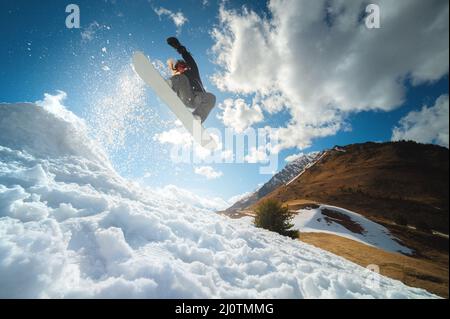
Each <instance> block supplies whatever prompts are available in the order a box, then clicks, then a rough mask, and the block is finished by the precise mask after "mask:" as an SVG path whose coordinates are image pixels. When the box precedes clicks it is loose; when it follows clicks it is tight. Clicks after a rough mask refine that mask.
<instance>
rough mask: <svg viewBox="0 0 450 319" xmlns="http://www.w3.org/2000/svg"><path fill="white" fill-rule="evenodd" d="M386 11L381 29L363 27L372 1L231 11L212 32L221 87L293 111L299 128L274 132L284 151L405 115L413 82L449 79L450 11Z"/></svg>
mask: <svg viewBox="0 0 450 319" xmlns="http://www.w3.org/2000/svg"><path fill="white" fill-rule="evenodd" d="M377 3H378V4H379V5H380V7H381V14H382V19H381V20H382V24H381V28H380V29H367V28H366V26H365V23H364V21H361V20H359V17H360V16H361V13H362V12H363V11H364V8H365V7H364V5H365V4H366V1H364V0H355V1H344V0H335V1H328V0H317V1H310V0H303V1H301V0H271V1H270V2H269V4H268V9H269V11H270V14H269V15H268V16H269V17H271V18H267V17H261V16H259V15H257V14H256V13H255V12H253V11H251V10H248V9H243V10H242V11H241V12H237V11H234V10H228V9H226V8H225V7H224V6H222V7H221V9H220V14H219V20H220V23H219V25H218V26H217V27H216V28H215V29H213V31H212V36H213V38H214V41H215V44H214V46H213V49H212V51H213V53H214V55H215V62H216V64H217V65H219V66H220V67H221V70H220V71H219V72H217V73H216V74H215V75H214V76H213V77H212V80H213V81H214V83H215V84H216V85H217V86H218V87H219V88H220V89H221V90H223V91H229V92H233V93H238V94H245V95H249V94H250V95H252V94H253V95H255V96H259V97H260V98H261V100H262V101H264V100H267V102H266V103H261V104H260V107H261V109H262V110H263V111H267V112H272V113H275V112H278V111H280V110H281V109H282V108H283V106H285V107H286V108H287V109H288V111H289V113H290V115H291V116H292V118H291V121H290V122H289V123H287V125H285V126H284V127H281V128H279V129H278V128H274V129H273V132H274V133H275V132H278V135H279V137H280V139H281V141H280V145H279V149H284V148H290V147H298V148H300V149H303V148H306V147H308V146H310V145H311V142H312V140H313V139H315V138H318V137H324V136H330V135H334V134H336V133H337V132H338V131H340V130H345V129H348V128H349V127H348V124H346V123H345V120H346V118H347V116H348V115H349V114H351V113H356V112H360V111H367V110H381V111H391V110H393V109H396V108H398V107H399V106H401V105H402V104H403V103H404V98H405V83H404V81H405V80H406V79H408V80H410V81H411V83H412V84H413V85H417V84H420V83H424V82H429V81H435V80H437V79H440V78H441V77H442V76H444V75H445V74H447V73H448V65H449V64H448V54H449V49H448V48H449V42H448V35H449V34H448V33H449V32H448V6H449V5H448V2H447V1H434V2H425V1H422V0H411V1H387V0H380V1H377ZM231 110H233V108H231ZM233 113H236V112H232V115H233ZM256 113H257V114H260V113H261V112H259V111H258V112H256ZM230 117H231V118H232V119H236V118H238V119H239V118H240V117H238V116H230ZM224 122H225V121H224ZM229 122H231V123H233V121H231V120H230V121H229ZM238 123H239V122H238Z"/></svg>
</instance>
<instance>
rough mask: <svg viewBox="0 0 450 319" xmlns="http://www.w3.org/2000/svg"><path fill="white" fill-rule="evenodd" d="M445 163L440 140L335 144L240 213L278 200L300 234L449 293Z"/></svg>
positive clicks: (418, 284) (396, 275)
mask: <svg viewBox="0 0 450 319" xmlns="http://www.w3.org/2000/svg"><path fill="white" fill-rule="evenodd" d="M448 170H449V150H448V148H444V147H440V146H436V145H424V144H418V143H415V142H389V143H370V142H369V143H362V144H353V145H348V146H344V147H341V146H336V147H334V148H333V149H330V150H327V151H325V152H323V153H322V154H320V155H319V156H318V157H317V158H316V159H315V160H314V161H313V162H311V164H310V165H308V166H307V167H306V169H304V170H302V171H301V172H300V173H299V174H298V175H297V176H296V177H295V178H293V179H292V180H291V181H289V182H287V183H284V184H281V185H280V186H279V187H277V188H276V189H275V190H273V191H272V192H270V193H268V194H266V195H265V196H263V197H260V198H258V201H256V202H253V203H252V204H251V205H249V206H246V207H243V208H242V213H241V214H236V215H235V217H240V216H242V215H250V216H251V215H252V213H253V211H254V210H255V208H256V206H257V205H259V204H260V203H261V202H263V201H264V200H266V199H276V200H279V201H281V202H282V203H284V204H287V205H288V206H289V209H290V210H291V211H293V212H296V215H295V216H294V219H293V223H294V228H295V229H298V230H299V231H300V240H301V241H303V242H306V243H309V244H312V245H314V246H316V247H319V248H322V249H324V250H327V251H330V252H333V253H335V254H337V255H340V256H342V257H344V258H346V259H349V260H352V261H354V262H357V263H358V264H360V265H362V266H365V265H369V264H376V265H379V267H380V269H381V272H382V273H383V274H385V275H387V276H390V277H391V278H394V279H398V280H401V281H403V282H405V283H407V284H409V285H412V286H415V287H420V288H424V289H427V290H428V291H432V292H433V293H436V294H438V295H440V296H442V297H444V298H448V251H449V240H448V227H449V219H448V217H449V199H448V198H449V196H448V194H449V174H448V173H449V172H448ZM349 239H351V240H349ZM399 252H400V253H402V254H403V255H400V254H398V253H399Z"/></svg>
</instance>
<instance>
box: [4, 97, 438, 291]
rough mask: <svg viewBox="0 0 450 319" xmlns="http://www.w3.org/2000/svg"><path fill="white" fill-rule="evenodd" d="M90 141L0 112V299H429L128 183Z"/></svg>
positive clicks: (32, 115) (60, 126)
mask: <svg viewBox="0 0 450 319" xmlns="http://www.w3.org/2000/svg"><path fill="white" fill-rule="evenodd" d="M86 131H87V130H86V129H85V126H84V122H83V121H82V120H81V119H79V118H77V117H76V116H75V115H74V114H72V113H70V112H69V111H67V110H65V109H64V108H63V107H57V108H55V107H53V108H48V107H45V106H37V105H34V104H29V103H28V104H0V132H2V133H1V135H0V298H17V297H18V298H116V297H121V298H436V296H434V295H432V294H430V293H428V292H426V291H424V290H421V289H415V288H410V287H407V286H405V285H404V284H402V283H401V282H399V281H395V280H391V279H388V278H385V277H382V276H376V275H375V274H374V273H372V272H370V271H368V270H366V269H364V268H362V267H360V266H358V265H355V264H353V263H351V262H349V261H347V260H345V259H343V258H340V257H337V256H335V255H332V254H330V253H328V252H325V251H322V250H320V249H317V248H315V247H313V246H310V245H307V244H303V243H301V242H299V241H296V240H292V239H289V238H287V237H282V236H280V235H278V234H275V233H271V232H268V231H266V230H262V229H257V228H254V227H253V226H251V225H249V224H248V222H246V221H239V220H231V219H228V218H227V217H224V216H221V215H217V214H214V213H213V211H211V210H209V209H206V208H204V207H203V208H202V207H200V206H202V205H194V204H193V203H192V202H187V203H186V202H183V200H184V197H183V196H181V197H180V198H178V197H177V196H174V195H173V194H171V188H168V189H167V190H166V192H164V191H161V190H152V189H147V188H144V187H143V186H141V185H139V184H137V183H135V182H133V181H129V180H126V179H124V178H122V177H121V176H119V175H118V174H117V173H116V172H115V171H114V169H113V168H112V165H111V164H110V162H109V160H108V158H107V156H106V154H105V153H104V152H103V151H102V150H101V148H100V147H99V146H98V145H96V144H95V143H94V142H92V141H91V140H90V139H89V138H88V137H87V136H86V134H85V133H84V132H86ZM203 206H205V204H203ZM374 278H375V279H376V280H374Z"/></svg>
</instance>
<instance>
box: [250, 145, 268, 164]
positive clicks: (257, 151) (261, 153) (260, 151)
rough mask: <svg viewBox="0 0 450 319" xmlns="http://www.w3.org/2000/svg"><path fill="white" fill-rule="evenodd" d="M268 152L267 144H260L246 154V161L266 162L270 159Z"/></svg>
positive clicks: (253, 162) (252, 162)
mask: <svg viewBox="0 0 450 319" xmlns="http://www.w3.org/2000/svg"><path fill="white" fill-rule="evenodd" d="M267 152H268V149H267V148H266V146H265V145H262V146H259V147H258V148H256V147H252V148H251V149H250V152H249V154H248V155H247V156H245V161H246V162H247V163H251V164H256V163H265V162H267V161H268V160H269V156H268V154H267Z"/></svg>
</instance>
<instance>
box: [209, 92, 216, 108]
mask: <svg viewBox="0 0 450 319" xmlns="http://www.w3.org/2000/svg"><path fill="white" fill-rule="evenodd" d="M208 99H209V102H210V103H211V105H212V106H214V105H216V96H215V95H214V94H212V93H208Z"/></svg>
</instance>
